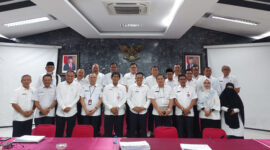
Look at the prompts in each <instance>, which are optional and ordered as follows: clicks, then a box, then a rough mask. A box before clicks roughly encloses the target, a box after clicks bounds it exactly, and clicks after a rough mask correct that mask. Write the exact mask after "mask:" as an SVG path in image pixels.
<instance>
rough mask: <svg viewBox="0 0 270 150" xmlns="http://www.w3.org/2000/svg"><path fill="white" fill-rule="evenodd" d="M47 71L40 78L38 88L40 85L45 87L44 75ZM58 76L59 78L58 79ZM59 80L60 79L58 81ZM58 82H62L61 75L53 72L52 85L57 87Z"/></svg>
mask: <svg viewBox="0 0 270 150" xmlns="http://www.w3.org/2000/svg"><path fill="white" fill-rule="evenodd" d="M46 74H47V73H44V74H41V75H40V76H39V78H38V82H37V84H36V87H35V88H36V89H38V88H40V87H44V84H43V76H44V75H46ZM56 78H57V79H56ZM57 80H58V81H57ZM56 82H57V83H58V84H59V83H61V76H60V75H59V74H56V73H53V74H52V83H51V86H54V87H56V86H57V85H56Z"/></svg>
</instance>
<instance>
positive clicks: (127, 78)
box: [123, 63, 138, 91]
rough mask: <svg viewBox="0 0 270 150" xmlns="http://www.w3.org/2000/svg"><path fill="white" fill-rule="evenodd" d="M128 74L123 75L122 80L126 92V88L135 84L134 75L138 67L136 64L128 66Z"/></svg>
mask: <svg viewBox="0 0 270 150" xmlns="http://www.w3.org/2000/svg"><path fill="white" fill-rule="evenodd" d="M129 71H130V72H129V73H126V74H125V75H124V78H123V85H125V86H126V88H127V91H128V87H129V86H131V85H132V84H135V83H136V81H135V76H136V73H137V71H138V66H137V64H135V63H131V64H130V65H129Z"/></svg>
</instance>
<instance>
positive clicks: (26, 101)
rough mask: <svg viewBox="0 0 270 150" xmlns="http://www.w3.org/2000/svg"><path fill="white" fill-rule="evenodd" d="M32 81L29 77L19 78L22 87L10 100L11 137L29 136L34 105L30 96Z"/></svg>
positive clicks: (31, 93)
mask: <svg viewBox="0 0 270 150" xmlns="http://www.w3.org/2000/svg"><path fill="white" fill-rule="evenodd" d="M31 82H32V80H31V76H30V75H23V76H22V78H21V83H22V87H20V88H18V89H16V90H15V91H14V93H13V97H12V98H11V102H10V103H11V104H12V107H13V109H14V112H13V122H12V126H13V131H12V137H19V136H22V135H31V131H32V119H33V112H34V109H35V107H34V103H33V101H32V95H33V92H34V90H33V89H32V88H31V87H30V84H31Z"/></svg>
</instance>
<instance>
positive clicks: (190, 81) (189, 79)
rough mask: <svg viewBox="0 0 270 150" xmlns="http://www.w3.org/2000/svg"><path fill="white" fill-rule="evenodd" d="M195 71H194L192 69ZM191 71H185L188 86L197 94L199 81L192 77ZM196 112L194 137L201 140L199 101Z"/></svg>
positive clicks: (195, 106) (194, 108)
mask: <svg viewBox="0 0 270 150" xmlns="http://www.w3.org/2000/svg"><path fill="white" fill-rule="evenodd" d="M195 67H196V66H195ZM193 68H194V66H193ZM192 70H194V69H192ZM192 70H191V69H187V70H186V71H185V75H186V81H187V82H186V86H189V87H193V89H194V90H195V93H196V94H197V80H196V79H194V78H193V77H192V75H193V72H192ZM193 111H194V122H193V129H194V130H193V135H194V136H193V137H194V138H200V137H201V131H200V120H199V111H198V110H197V99H196V102H195V104H194V106H193Z"/></svg>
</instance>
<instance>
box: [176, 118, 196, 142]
mask: <svg viewBox="0 0 270 150" xmlns="http://www.w3.org/2000/svg"><path fill="white" fill-rule="evenodd" d="M193 121H194V118H193V117H188V116H176V125H177V127H176V128H177V132H178V137H179V138H194V133H193V130H194V129H193Z"/></svg>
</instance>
